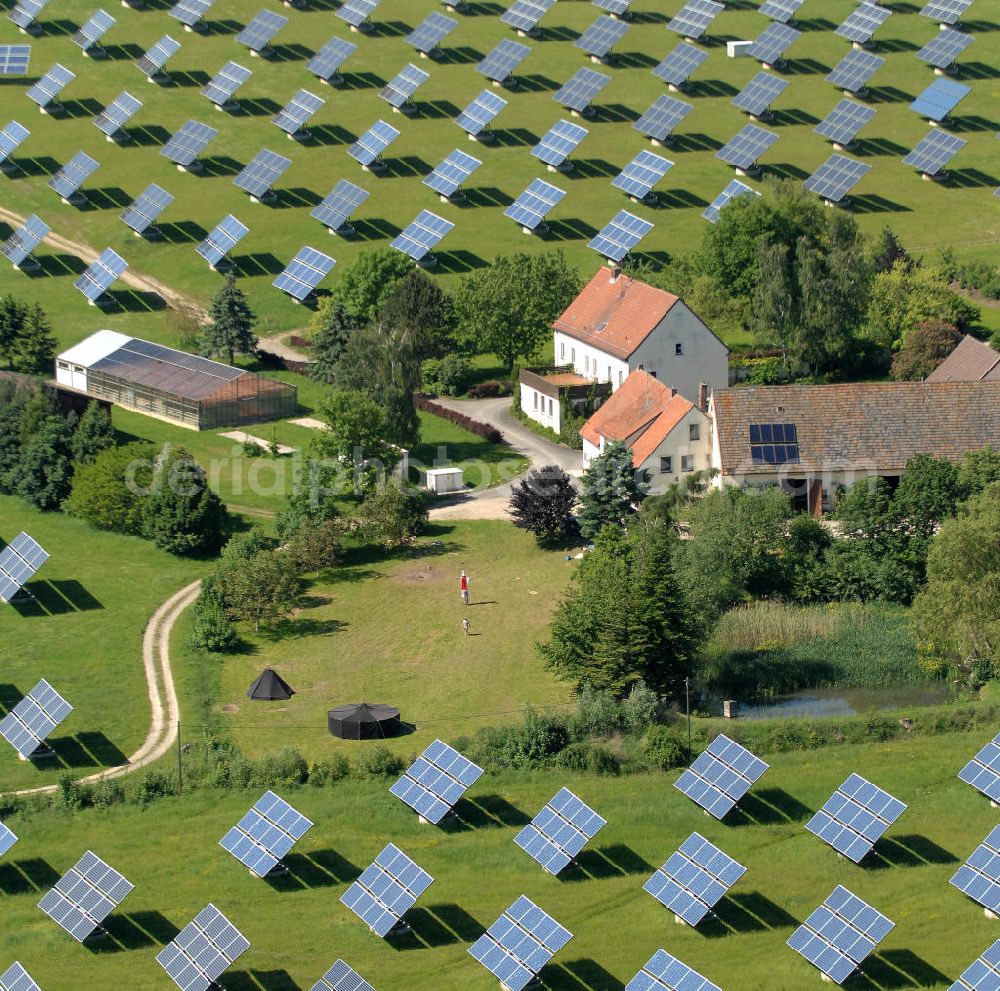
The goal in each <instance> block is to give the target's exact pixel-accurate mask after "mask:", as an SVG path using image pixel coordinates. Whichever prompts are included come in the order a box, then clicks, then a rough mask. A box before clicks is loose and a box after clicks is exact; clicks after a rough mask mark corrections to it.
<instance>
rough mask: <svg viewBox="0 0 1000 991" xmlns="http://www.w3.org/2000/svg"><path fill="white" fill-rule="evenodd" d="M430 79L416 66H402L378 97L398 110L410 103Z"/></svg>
mask: <svg viewBox="0 0 1000 991" xmlns="http://www.w3.org/2000/svg"><path fill="white" fill-rule="evenodd" d="M428 79H430V73H427V72H424V70H423V69H420V68H418V67H417V66H415V65H413V64H412V63H411V64H410V65H406V66H404V67H403V68H402V69H400V71H399V72H398V73H396V75H395V76H394V77H393V78H392V79H390V80H389V82H388V83H387V84H386V85H385V88H384V89H383V90H382V92H381V93H379V96H380V97H381V98H382V99H383V100H385V102H386V103H388V104H389V105H390V106H391V107H395V108H396V109H397V110H399V109H400V108H401V107H403V106H406V105H407V104H408V103H410V101H411V99H412V97H413V94H414V93H416V91H417V90H418V89H419V88H420V87H421V86H423V84H424V83H425V82H427V80H428Z"/></svg>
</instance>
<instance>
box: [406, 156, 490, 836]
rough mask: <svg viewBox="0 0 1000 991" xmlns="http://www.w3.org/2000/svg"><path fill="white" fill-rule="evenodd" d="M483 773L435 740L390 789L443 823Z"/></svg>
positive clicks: (419, 811)
mask: <svg viewBox="0 0 1000 991" xmlns="http://www.w3.org/2000/svg"><path fill="white" fill-rule="evenodd" d="M452 154H453V155H454V154H461V152H452ZM448 157H449V158H451V155H449V156H448ZM466 157H469V156H466ZM472 162H475V163H476V167H478V166H479V164H480V163H479V162H476V159H474V158H473V159H472ZM439 167H440V166H439ZM482 773H483V769H482V768H481V767H479V766H478V765H476V764H474V763H473V762H472V761H471V760H469V759H468V758H467V757H464V756H463V755H462V754H460V753H459V752H458V751H457V750H455V749H454V748H453V747H449V746H448V745H447V744H446V743H442V742H441V741H440V740H435V741H434V742H433V743H431V744H430V745H429V746H428V747H427V748H426V749H425V750H424V752H423V753H422V754H421V755H420V756H419V757H418V758H417V759H416V760H415V761H414V762H413V764H412V766H411V767H410V768H409V769H408V770H407V771H406V773H405V774H404V775H403V776H402V777H401V778H400V779H399V780H398V781H396V782H395V783H394V784H393V786H392V787H391V788H390V789H389V791H390V792H392V794H393V795H395V796H396V798H398V799H400V800H401V801H403V802H405V803H406V804H407V805H409V806H410V808H411V809H413V810H414V812H417V813H419V814H420V815H421V816H423V818H424V819H426V820H427V821H428V822H432V823H439V822H440V821H441V820H442V819H444V817H445V816H446V815H447V814H448V813H449V812H450V811H451V810H452V809H453V808H454V806H455V803H456V802H457V801H458V800H459V799H460V798H461V797H462V796H463V795H464V794H465V793H466V791H468V789H469V788H471V787H472V785H474V784H475V783H476V782H477V781H478V780H479V778H480V777H481V776H482Z"/></svg>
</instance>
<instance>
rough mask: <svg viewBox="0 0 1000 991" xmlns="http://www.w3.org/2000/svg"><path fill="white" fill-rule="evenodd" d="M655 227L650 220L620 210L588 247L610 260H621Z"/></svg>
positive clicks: (591, 240)
mask: <svg viewBox="0 0 1000 991" xmlns="http://www.w3.org/2000/svg"><path fill="white" fill-rule="evenodd" d="M652 229H653V225H652V224H651V223H650V222H649V221H648V220H643V219H642V218H641V217H636V216H635V215H634V214H631V213H629V212H628V211H627V210H619V211H618V213H617V214H615V216H614V217H612V219H611V220H610V221H608V223H607V224H605V225H604V227H603V228H602V229H601V230H600V231H599V232H598V233H597V235H596V236H594V237H592V238H591V239H590V241H588V242H587V247H588V248H592V249H593V250H594V251H597V252H598V253H600V254H602V255H603V256H604V257H605V258H607V259H608V261H612V262H620V261H622V259H624V258H625V256H626V255H627V254H628V253H629V252H630V251H631V250H632V249H633V248H634V247H636V245H638V243H639V242H640V241H641V240H642V239H643V238H644V237H645V236H646V235H647V234H648V233H649V232H650V231H651V230H652Z"/></svg>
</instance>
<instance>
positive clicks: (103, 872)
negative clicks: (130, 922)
mask: <svg viewBox="0 0 1000 991" xmlns="http://www.w3.org/2000/svg"><path fill="white" fill-rule="evenodd" d="M133 887H134V885H133V884H132V883H131V882H129V881H127V880H126V879H125V877H124V875H122V874H120V873H119V872H118V871H116V870H115V869H114V868H113V867H110V866H109V865H108V864H106V863H105V862H104V861H103V860H101V858H100V857H98V856H97V855H96V854H95V853H93V852H92V851H90V850H88V851H87V852H86V853H85V854H84V855H83V856H82V857H81V858H80V859H79V860H78V861H77V862H76V864H75V865H74V866H73V867H71V868H70V869H69V870H68V871H67V872H66V873H65V874H64V875H63V876H62V877H61V878H60V879H59V880H58V881H57V882H56V883H55V886H54V887H53V888H51V889H50V890H49V891H47V892H46V893H45V894H44V895H43V896H42V900H41V901H40V902H39V903H38V907H39V908H40V909H41V910H42V911H43V912H44V913H45V914H46V915H47V916H49V918H50V919H52V920H53V921H54V922H57V923H58V924H59V925H60V926H62V928H63V929H65V930H66V932H68V933H69V934H70V936H72V937H73V938H74V939H75V940H76V941H77V942H79V943H82V942H83V941H84V940H85V939H88V938H89V937H91V936H93V935H95V934H97V933H99V932H101V931H102V926H101V923H102V922H104V920H105V919H106V918H107V917H108V916H109V915H110V914H111V913H112V912H113V911H114V910H115V909H116V908H117V907H118V906H119V905H120V904H121V903H122V902H123V901H124V900H125V898H126V896H127V895H128V893H129V892H130V891H131V890H132V888H133Z"/></svg>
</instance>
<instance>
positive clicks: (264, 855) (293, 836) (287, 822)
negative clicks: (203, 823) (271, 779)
mask: <svg viewBox="0 0 1000 991" xmlns="http://www.w3.org/2000/svg"><path fill="white" fill-rule="evenodd" d="M311 827H312V822H311V821H310V820H309V819H307V818H306V817H305V816H304V815H302V814H301V813H299V812H296V810H295V809H293V808H292V806H291V805H289V804H288V802H286V801H285V800H284V799H283V798H280V797H279V796H278V795H275V793H274V792H273V791H267V792H265V793H264V794H263V795H262V796H261V797H260V798H259V799H257V801H256V802H255V803H254V804H253V807H252V808H251V809H250V811H249V812H247V814H246V815H245V816H243V818H242V819H240V821H239V822H238V823H237V824H236V825H235V826H233V828H232V829H230V830H229V832H228V833H226V835H225V836H223V837H222V839H221V840H219V846H221V847H222V848H223V849H224V850H228V851H229V853H231V854H232V855H233V856H234V857H235V858H236V859H237V860H238V861H239V862H240V863H241V864H245V865H246V866H247V867H249V868H250V870H251V872H252V873H254V874H256V875H257V876H258V877H266V876H267V875H268V874H269V873H270V872H271V871H273V870H274V869H275V868H276V867H278V865H279V864H280V863H281V858H282V857H284V856H285V854H287V853H288V852H289V850H291V849H292V847H293V846H294V845H295V844H296V842H297V841H298V840H300V839H302V837H303V836H305V834H306V832H308V830H309V829H310V828H311Z"/></svg>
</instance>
